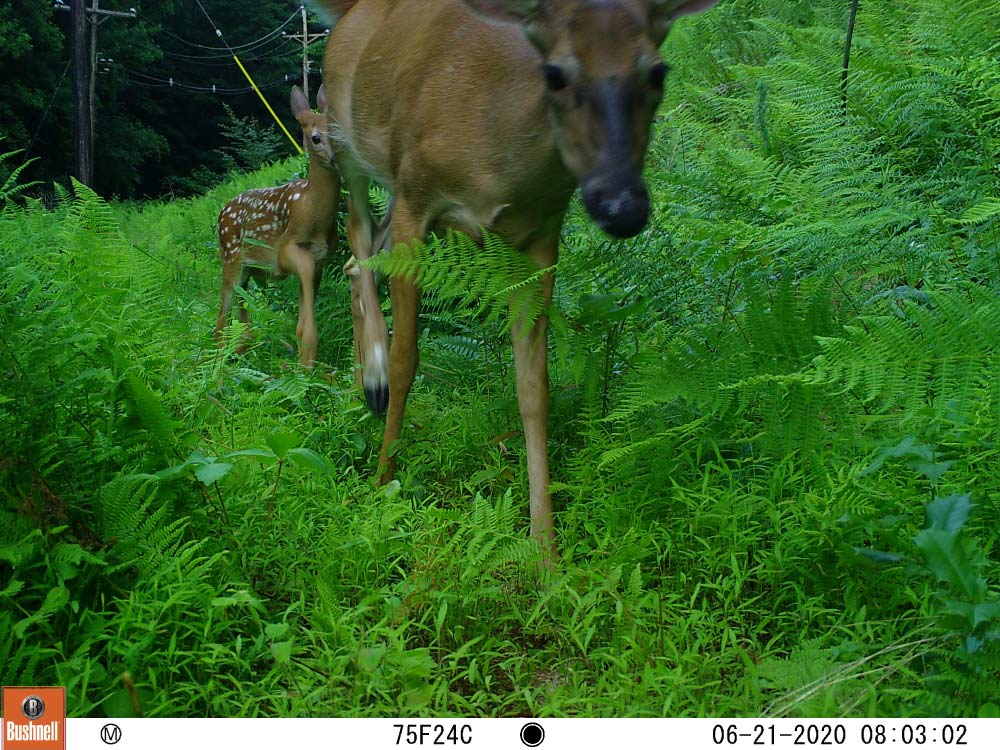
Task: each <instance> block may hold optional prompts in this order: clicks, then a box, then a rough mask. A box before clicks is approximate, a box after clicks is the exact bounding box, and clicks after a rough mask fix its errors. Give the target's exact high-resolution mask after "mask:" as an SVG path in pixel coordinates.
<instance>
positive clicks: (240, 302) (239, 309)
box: [236, 266, 267, 354]
mask: <svg viewBox="0 0 1000 750" xmlns="http://www.w3.org/2000/svg"><path fill="white" fill-rule="evenodd" d="M250 279H253V280H254V281H256V282H257V286H259V287H260V288H262V289H263V287H264V285H265V284H266V283H267V274H266V273H264V272H263V271H261V270H260V269H259V268H251V267H250V266H241V267H240V278H239V282H238V284H237V286H239V288H240V290H241V291H242V292H244V293H245V292H246V291H247V289H248V288H249V287H250ZM236 314H237V316H239V319H240V323H242V324H243V329H244V330H243V336H242V337H241V338H240V345H239V346H238V347H236V353H237V354H243V353H245V352H246V350H247V347H248V346H250V340H251V339H252V338H253V337H252V334H251V333H250V313H249V311H248V310H247V303H246V301H245V300H244V299H243V295H242V294H240V295H237V299H236Z"/></svg>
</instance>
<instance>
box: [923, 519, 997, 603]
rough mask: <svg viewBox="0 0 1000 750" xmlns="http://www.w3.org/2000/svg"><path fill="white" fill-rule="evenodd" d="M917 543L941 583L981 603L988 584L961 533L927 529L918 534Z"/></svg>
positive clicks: (928, 565)
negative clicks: (970, 554)
mask: <svg viewBox="0 0 1000 750" xmlns="http://www.w3.org/2000/svg"><path fill="white" fill-rule="evenodd" d="M915 541H916V544H917V547H918V548H919V549H920V551H921V552H923V553H924V560H926V562H927V567H928V568H930V569H931V572H932V573H934V575H935V576H936V577H937V579H938V580H939V581H943V582H945V583H948V584H950V585H952V586H954V587H955V588H956V589H958V590H959V591H960V592H961V593H963V594H965V595H966V596H967V597H968V598H969V599H972V600H973V601H974V602H978V601H981V600H982V598H983V596H984V594H985V593H986V581H984V580H983V579H982V578H980V577H979V576H978V575H977V574H976V569H975V566H974V564H973V561H972V559H971V558H970V556H969V554H968V551H967V549H966V547H965V545H964V544H963V543H962V538H961V535H960V532H958V531H944V530H943V529H939V528H931V529H924V530H923V531H921V532H920V533H919V534H917V537H916V540H915Z"/></svg>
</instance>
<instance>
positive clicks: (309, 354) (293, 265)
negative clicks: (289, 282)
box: [278, 243, 319, 368]
mask: <svg viewBox="0 0 1000 750" xmlns="http://www.w3.org/2000/svg"><path fill="white" fill-rule="evenodd" d="M278 263H279V265H280V267H281V270H282V271H284V272H285V273H290V274H294V275H295V276H297V277H298V278H299V324H298V326H296V328H295V335H296V337H297V338H298V340H299V362H300V363H301V364H302V366H303V367H310V368H311V367H312V366H313V365H315V364H316V349H317V344H318V342H319V336H318V334H317V333H316V312H315V305H316V293H315V289H316V287H315V283H316V258H315V257H314V256H313V254H312V253H311V252H309V250H308V249H306V248H304V247H302V246H301V245H298V244H295V243H290V244H288V245H286V246H285V247H284V248H282V251H281V252H280V253H279V255H278Z"/></svg>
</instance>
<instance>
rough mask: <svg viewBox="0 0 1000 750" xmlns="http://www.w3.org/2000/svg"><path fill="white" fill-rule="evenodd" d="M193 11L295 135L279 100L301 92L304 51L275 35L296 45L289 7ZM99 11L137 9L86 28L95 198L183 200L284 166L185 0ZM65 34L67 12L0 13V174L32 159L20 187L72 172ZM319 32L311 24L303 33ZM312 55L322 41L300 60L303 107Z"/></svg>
mask: <svg viewBox="0 0 1000 750" xmlns="http://www.w3.org/2000/svg"><path fill="white" fill-rule="evenodd" d="M87 4H88V5H89V4H90V2H89V0H88V3H87ZM202 4H203V5H204V7H205V10H206V11H207V12H208V13H209V14H210V16H211V19H212V21H214V22H215V24H216V25H217V26H218V28H219V29H220V30H221V31H222V33H223V35H224V41H225V42H226V43H228V44H229V45H231V46H232V47H233V48H234V49H235V50H236V52H237V53H238V54H239V56H240V59H241V60H242V62H243V63H244V65H245V66H246V67H247V69H248V70H249V72H250V74H251V75H252V76H253V77H254V80H255V81H256V82H257V84H258V85H259V86H260V87H261V89H262V90H263V91H264V94H265V96H267V98H268V100H269V101H270V102H271V105H272V107H273V108H274V110H275V112H276V113H277V114H278V115H279V117H282V118H283V119H285V121H286V126H287V127H289V130H290V131H291V132H292V133H293V134H294V133H295V132H297V131H296V130H293V129H292V127H291V126H293V125H294V124H295V123H294V120H293V119H292V117H291V113H290V112H289V108H288V104H287V101H288V90H289V88H290V87H291V86H292V85H293V84H301V82H302V44H301V41H298V40H295V39H289V38H288V37H286V36H284V34H285V33H292V34H296V33H301V31H302V21H301V16H300V12H299V8H300V3H297V2H291V1H290V0H285V1H284V2H267V3H245V2H235V1H234V0H212V1H211V2H203V3H202ZM100 7H101V8H106V9H108V10H118V11H127V10H128V9H129V8H135V9H136V17H135V18H121V17H111V18H108V19H107V20H105V21H103V22H101V23H100V25H99V29H98V35H97V40H98V45H97V46H98V53H99V54H98V57H99V59H102V60H104V61H103V62H99V64H98V66H97V71H98V73H97V81H96V87H95V104H94V106H95V114H94V133H95V142H94V161H95V179H96V183H95V188H96V190H97V192H98V193H99V194H101V195H105V196H118V197H123V198H145V197H153V196H160V195H187V194H191V193H195V192H200V191H202V190H204V189H206V188H208V187H211V186H212V185H214V184H216V183H217V182H218V181H219V179H221V177H222V175H223V174H225V173H226V172H227V171H228V170H229V169H230V168H232V167H234V166H236V167H256V166H259V164H260V163H262V162H263V161H266V160H267V159H268V158H271V157H275V156H287V155H290V154H291V153H292V151H293V149H292V146H291V144H290V143H289V142H288V140H287V139H286V138H285V136H284V135H283V134H281V133H280V131H279V130H278V128H277V126H276V125H274V123H273V122H272V121H271V118H270V115H268V113H267V112H266V110H265V108H264V105H263V104H262V103H261V101H260V99H259V98H258V97H257V95H256V94H255V93H254V92H253V91H252V90H251V89H250V86H249V83H248V82H247V80H246V78H245V77H244V76H243V74H242V73H241V72H240V71H239V69H238V68H237V66H236V64H235V62H234V61H233V58H232V55H231V54H230V52H229V51H228V50H227V49H226V47H225V44H224V43H223V40H220V39H219V38H218V37H217V36H216V35H215V31H214V29H213V28H212V25H211V24H210V23H209V21H208V19H207V18H206V16H205V14H204V13H203V12H202V10H201V8H199V6H198V3H197V2H196V0H156V1H155V2H141V0H131V1H129V0H103V2H102V3H101V6H100ZM69 23H70V13H68V12H65V11H60V10H58V9H57V8H56V4H55V3H53V2H50V1H49V0H4V1H3V3H0V81H3V90H4V96H3V97H0V139H2V140H0V152H5V151H10V150H14V149H25V151H24V152H23V153H21V154H19V155H18V157H17V158H16V159H14V160H12V161H11V160H8V161H7V162H5V164H4V167H6V168H7V169H8V170H10V169H13V168H15V167H16V166H17V165H18V164H19V163H21V162H22V161H24V160H26V159H30V158H32V157H40V158H38V159H37V161H35V162H33V163H32V164H31V165H30V166H29V167H28V168H27V169H26V170H25V172H24V173H23V176H22V179H24V180H43V181H46V182H47V181H51V180H60V181H65V180H66V176H67V175H68V174H69V173H71V172H72V171H73V159H74V155H73V91H72V81H71V74H72V71H71V69H70V67H69V62H70V56H71V42H70V36H69ZM326 26H327V24H326V22H325V20H324V19H323V18H321V17H319V16H316V15H314V14H312V13H310V15H309V30H310V32H319V31H322V30H323V29H324V28H325V27H326ZM322 47H323V40H320V41H317V42H315V43H314V44H313V45H312V47H311V48H310V59H311V61H312V71H313V74H312V75H310V79H311V80H310V91H311V94H312V95H313V96H315V90H316V88H317V87H318V86H319V83H320V75H319V62H320V60H321V58H322ZM171 79H172V80H173V85H171V83H170V81H171ZM213 86H215V92H214V93H213V92H212V87H213ZM0 169H3V167H0ZM3 177H4V175H3V174H0V180H2V178H3Z"/></svg>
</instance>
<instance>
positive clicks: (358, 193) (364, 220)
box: [344, 177, 389, 416]
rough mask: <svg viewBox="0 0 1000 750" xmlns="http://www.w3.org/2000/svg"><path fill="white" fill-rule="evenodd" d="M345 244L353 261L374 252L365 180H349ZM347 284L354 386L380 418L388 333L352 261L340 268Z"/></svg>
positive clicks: (374, 296)
mask: <svg viewBox="0 0 1000 750" xmlns="http://www.w3.org/2000/svg"><path fill="white" fill-rule="evenodd" d="M348 184H349V193H350V200H349V201H348V209H347V242H348V244H349V246H350V248H351V253H352V255H353V257H354V258H355V259H357V260H366V259H368V258H370V257H371V256H372V254H373V253H374V252H375V250H376V249H375V248H374V247H373V239H374V237H373V234H374V232H373V229H374V223H375V222H374V220H373V218H372V213H371V204H370V202H369V200H368V185H369V180H368V179H367V178H364V177H353V178H351V179H349V181H348ZM344 272H345V273H346V274H347V275H348V277H349V278H350V280H351V317H352V320H353V325H354V367H355V370H354V372H355V382H356V383H357V384H358V385H359V386H360V387H361V388H363V389H364V393H365V400H366V401H367V402H368V408H369V409H371V411H372V413H374V414H376V415H379V416H381V415H382V414H384V413H385V409H386V405H387V404H388V402H389V374H388V367H389V329H388V326H387V325H386V322H385V316H384V315H382V307H381V305H380V304H379V299H378V289H377V288H376V286H375V276H374V274H373V273H372V272H371V271H370V270H369V269H367V268H362V267H361V266H358V265H357V264H356V263H354V264H353V265H352V261H348V263H347V265H345V266H344Z"/></svg>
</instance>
